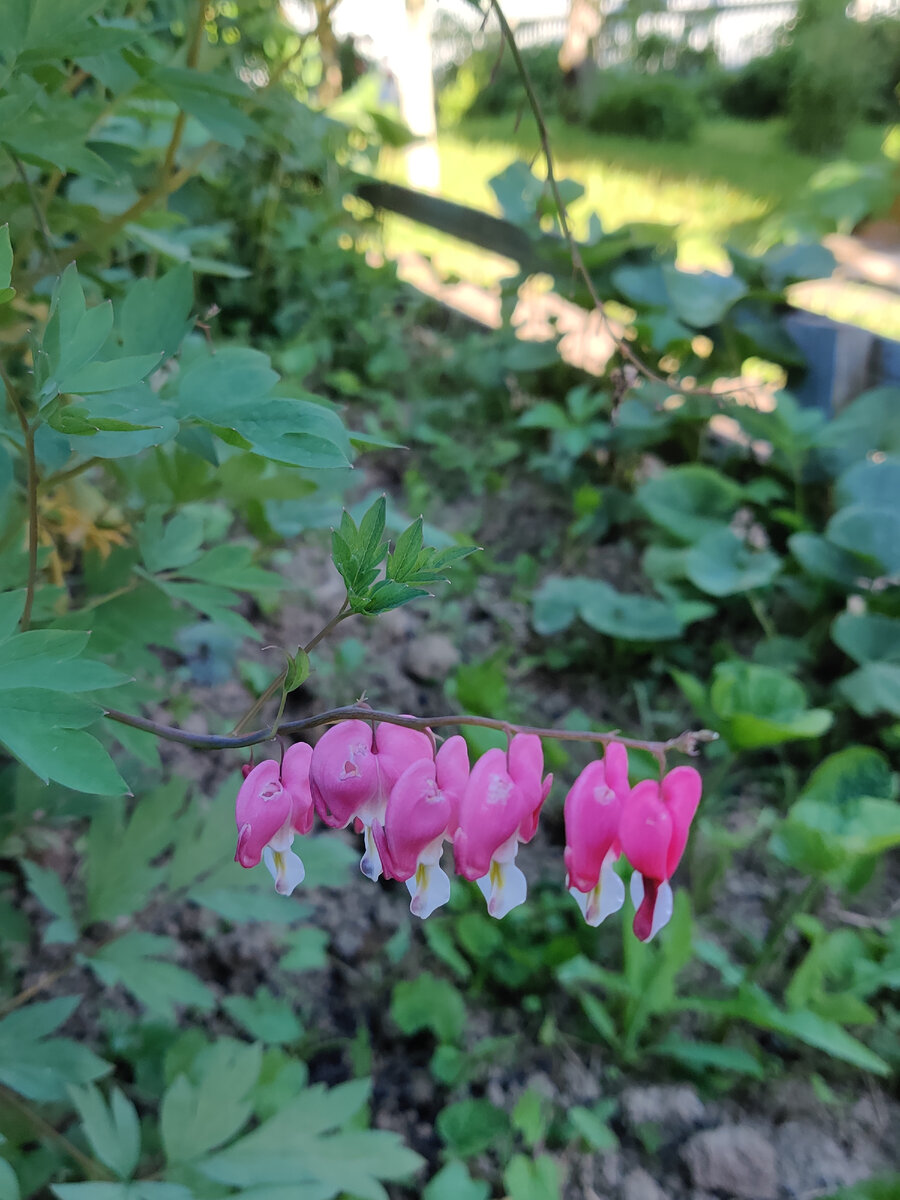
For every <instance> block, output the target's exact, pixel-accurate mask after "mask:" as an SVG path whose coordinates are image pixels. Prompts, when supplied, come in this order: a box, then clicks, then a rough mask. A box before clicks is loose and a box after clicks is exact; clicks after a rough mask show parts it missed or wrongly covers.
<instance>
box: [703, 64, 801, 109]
mask: <svg viewBox="0 0 900 1200" xmlns="http://www.w3.org/2000/svg"><path fill="white" fill-rule="evenodd" d="M796 57H797V55H796V51H795V50H794V48H793V47H792V46H788V45H785V46H778V47H777V48H776V49H775V50H773V51H772V53H771V54H766V55H764V56H763V57H762V58H754V59H751V60H750V62H748V63H747V64H746V65H745V66H743V67H741V68H740V69H739V70H737V71H723V72H722V73H721V75H720V76H719V78H718V79H717V81H716V89H715V90H716V94H717V97H718V100H719V104H720V105H721V107H722V109H723V110H724V111H725V112H726V113H728V114H729V115H730V116H733V117H742V118H743V119H745V120H749V121H766V120H768V119H769V118H770V117H779V116H782V115H783V114H784V111H785V108H786V106H787V96H788V90H789V89H790V86H791V77H792V75H793V71H794V66H795V63H796Z"/></svg>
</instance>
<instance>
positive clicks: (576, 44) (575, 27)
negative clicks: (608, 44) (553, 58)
mask: <svg viewBox="0 0 900 1200" xmlns="http://www.w3.org/2000/svg"><path fill="white" fill-rule="evenodd" d="M599 32H600V3H599V0H569V18H568V23H567V25H566V36H565V39H564V41H563V44H562V46H561V47H560V50H559V65H560V68H561V69H562V71H563V73H564V74H566V75H572V74H577V73H578V71H579V68H580V67H582V66H583V65H584V63H585V62H587V61H588V59H589V58H590V59H592V58H593V51H594V47H593V43H594V41H595V39H596V37H597V35H598V33H599Z"/></svg>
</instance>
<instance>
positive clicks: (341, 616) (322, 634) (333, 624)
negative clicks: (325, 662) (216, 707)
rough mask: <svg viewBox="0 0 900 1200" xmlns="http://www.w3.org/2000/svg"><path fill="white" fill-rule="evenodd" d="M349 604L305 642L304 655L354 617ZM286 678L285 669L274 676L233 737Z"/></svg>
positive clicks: (233, 731)
mask: <svg viewBox="0 0 900 1200" xmlns="http://www.w3.org/2000/svg"><path fill="white" fill-rule="evenodd" d="M349 604H350V601H349V600H345V601H344V603H343V604H342V606H341V608H340V610H339V611H338V612H336V613H335V614H334V616H333V617H332V618H331V620H330V621H329V622H328V624H327V625H325V626H323V627H322V629H320V630H319V632H318V633H317V634H316V636H315V637H314V638H313V639H312V640H311V641H309V642H307V644H306V645H305V646H303V647H301V649H302V650H303V653H304V654H310V653H311V652H312V651H313V650H314V649H315V648H316V646H318V644H319V642H321V641H322V640H323V639H324V638H326V637H328V635H329V634H330V633H331V632H332V630H334V629H336V628H337V626H338V625H340V623H341V621H343V620H345V619H346V618H347V617H352V616H353V615H354V614H353V613H351V612H349V611H348V609H349ZM286 678H287V667H285V669H284V670H283V671H281V672H280V673H279V674H278V675H276V676H275V678H274V679H273V680H272V682H271V683H270V684H269V686H268V687H267V688H266V690H265V691H264V692H263V693H262V694H261V695H260V696H259V697H258V699H256V700H255V701H254V702H253V704H251V706H250V707H249V708H248V709H247V711H246V712H245V713H244V715H243V716H242V717H241V719H240V720H239V721H238V723H237V725H235V727H234V729H233V730H232V733H233V734H234V735H238V734H240V733H241V732H242V730H244V729H246V727H247V725H248V724H249V723H250V722H251V721H252V720H253V718H254V717H255V716H257V714H258V713H259V712H260V711H261V709H262V707H263V705H264V704H266V703H267V701H269V700H271V699H272V697H273V696H274V695H275V693H276V692H277V691H278V689H279V688H280V687H281V686H282V684H283V683H284V681H285V679H286Z"/></svg>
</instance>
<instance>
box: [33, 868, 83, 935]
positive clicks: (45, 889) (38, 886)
mask: <svg viewBox="0 0 900 1200" xmlns="http://www.w3.org/2000/svg"><path fill="white" fill-rule="evenodd" d="M22 870H23V871H24V872H25V878H26V879H27V881H28V890H29V891H30V892H31V894H32V895H33V896H34V897H35V898H36V899H37V900H38V901H40V903H41V904H43V906H44V908H46V909H47V910H48V911H49V912H51V913H53V916H54V917H55V918H56V920H55V921H52V922H51V923H50V925H49V926H48V927H47V929H46V930H45V931H44V936H43V942H44V944H45V945H52V944H53V943H56V942H60V943H63V944H64V945H70V944H71V943H72V942H74V941H76V940H77V938H78V929H77V927H76V925H75V918H74V917H73V915H72V907H71V904H70V903H69V895H68V892H67V891H66V889H65V887H64V886H63V883H62V880H61V879H60V877H59V876H58V875H57V873H56V872H55V871H51V870H50V869H49V867H41V866H39V865H38V864H37V863H35V862H30V861H29V860H28V859H24V860H23V861H22Z"/></svg>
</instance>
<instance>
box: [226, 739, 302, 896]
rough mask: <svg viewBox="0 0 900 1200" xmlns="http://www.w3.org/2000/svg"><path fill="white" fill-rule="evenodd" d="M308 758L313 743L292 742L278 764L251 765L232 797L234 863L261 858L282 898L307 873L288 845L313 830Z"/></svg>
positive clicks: (251, 862) (255, 861)
mask: <svg viewBox="0 0 900 1200" xmlns="http://www.w3.org/2000/svg"><path fill="white" fill-rule="evenodd" d="M311 758H312V747H311V746H309V745H307V744H306V742H296V743H295V744H294V745H293V746H291V747H290V749H289V750H288V751H287V753H286V754H285V756H284V761H283V763H282V764H281V765H280V766H279V764H278V763H277V762H276V761H275V760H274V759H267V760H266V761H265V762H261V763H260V764H259V765H258V766H256V767H254V768H253V769H252V770H251V771H250V772H249V773H248V774H247V775H246V777H245V779H244V782H243V783H242V784H241V787H240V790H239V792H238V794H237V800H236V801H235V806H234V815H235V820H236V822H237V827H238V843H237V850H236V852H235V856H234V857H235V861H236V862H239V863H240V864H241V866H242V867H255V866H257V865H258V864H259V861H260V859H262V860H263V861H264V862H265V864H266V867H267V868H268V870H269V873H270V874H271V876H272V878H273V879H274V880H275V890H276V892H279V893H280V894H281V895H283V896H289V895H290V894H291V892H293V890H294V888H295V887H296V886H297V884H298V883H302V882H303V877H304V875H305V874H306V871H305V869H304V867H303V863H302V861H301V860H300V858H299V856H298V855H296V854H294V852H293V851H292V850H291V846H292V844H293V841H294V835H295V834H297V833H299V834H305V833H309V831H310V829H311V828H312V823H313V802H312V796H311V794H310V785H309V767H310V760H311Z"/></svg>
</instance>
